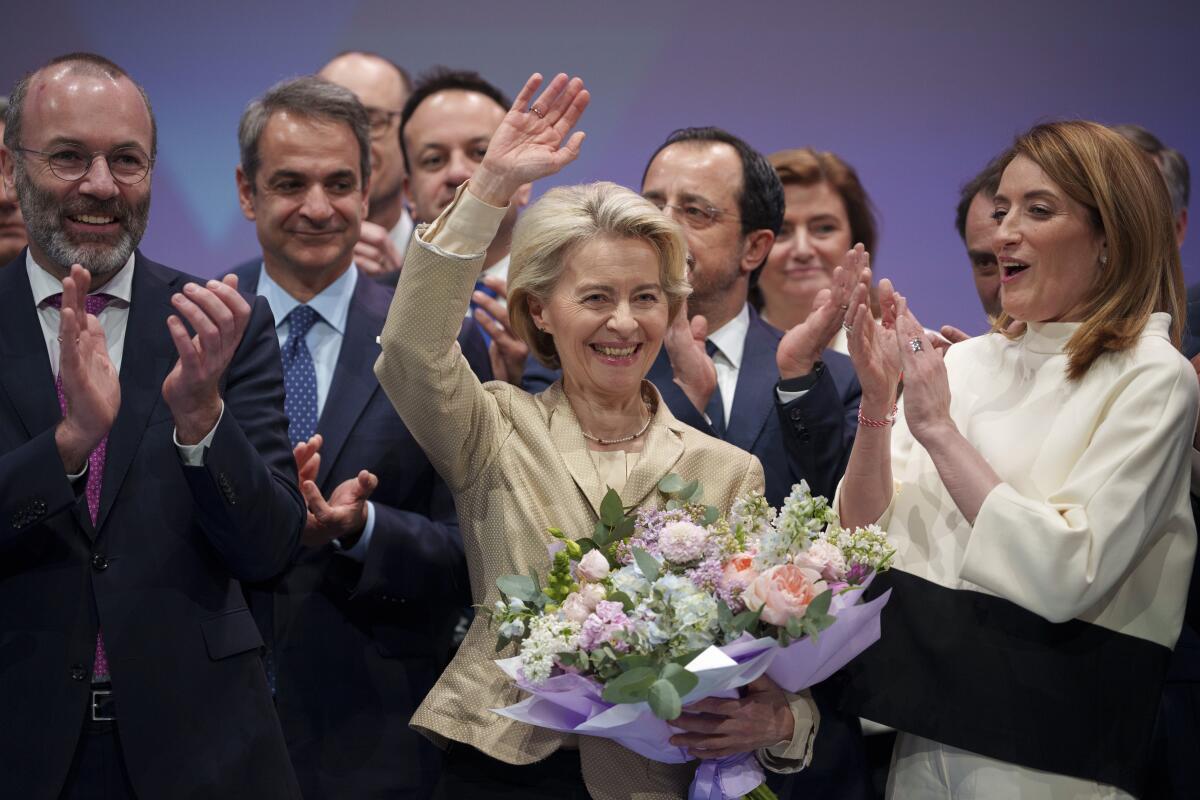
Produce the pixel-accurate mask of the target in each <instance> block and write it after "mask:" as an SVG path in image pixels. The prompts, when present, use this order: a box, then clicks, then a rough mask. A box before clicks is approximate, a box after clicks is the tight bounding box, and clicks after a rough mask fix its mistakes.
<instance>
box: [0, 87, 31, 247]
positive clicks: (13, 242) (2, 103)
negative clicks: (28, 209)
mask: <svg viewBox="0 0 1200 800" xmlns="http://www.w3.org/2000/svg"><path fill="white" fill-rule="evenodd" d="M7 113H8V98H7V97H4V96H3V95H0V138H3V137H4V115H5V114H7ZM24 248H25V220H24V219H23V218H22V217H21V206H20V205H19V204H18V203H17V191H16V187H14V186H9V185H8V183H7V182H5V183H4V184H3V185H0V267H3V266H4V265H5V264H7V263H8V262H10V261H12V260H13V259H14V258H16V257H17V255H18V254H20V252H21V251H22V250H23V249H24Z"/></svg>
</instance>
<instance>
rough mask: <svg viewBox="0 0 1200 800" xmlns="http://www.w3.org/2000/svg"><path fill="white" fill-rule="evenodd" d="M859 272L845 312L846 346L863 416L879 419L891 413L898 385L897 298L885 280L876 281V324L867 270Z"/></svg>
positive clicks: (888, 282)
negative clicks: (878, 310)
mask: <svg viewBox="0 0 1200 800" xmlns="http://www.w3.org/2000/svg"><path fill="white" fill-rule="evenodd" d="M863 272H864V274H865V275H866V279H865V280H864V281H862V282H861V283H858V284H856V285H855V287H854V291H853V293H852V294H851V296H850V303H849V305H850V310H849V311H848V312H847V313H846V319H847V321H848V322H847V324H848V325H849V327H850V330H849V331H847V344H848V345H849V349H850V360H851V361H852V362H853V364H854V371H855V373H856V374H857V375H858V382H859V383H860V384H861V385H862V390H863V391H862V410H863V414H864V415H865V416H867V417H871V418H872V419H883V418H885V417H886V416H887V415H888V414H890V413H891V410H892V405H893V404H894V403H895V401H896V390H897V386H898V385H899V383H900V369H901V367H900V351H899V349H898V348H899V345H898V344H897V342H896V299H897V295H896V292H895V290H894V289H893V288H892V282H891V281H889V280H888V279H887V278H884V279H883V280H882V281H880V282H879V302H880V305H881V306H882V309H883V320H882V323H880V322H876V321H875V318H874V317H873V316H872V315H871V305H870V299H869V297H868V293H867V286H869V285H870V270H869V269H867V270H864V271H863Z"/></svg>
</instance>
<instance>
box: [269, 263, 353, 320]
mask: <svg viewBox="0 0 1200 800" xmlns="http://www.w3.org/2000/svg"><path fill="white" fill-rule="evenodd" d="M356 286H358V267H357V266H355V265H354V264H353V263H351V264H350V268H349V269H348V270H346V271H345V272H343V273H342V274H341V276H340V277H339V278H338V279H337V280H336V281H334V282H333V283H331V284H329V285H328V286H326V287H325V288H324V289H322V290H321V292H320V293H319V294H317V296H316V297H314V298H313V299H311V300H309V301H308V303H306V304H305V305H307V306H308V307H309V308H311V309H312V310H313V311H316V312H317V313H318V314H320V315H321V319H322V320H323V321H324V322H325V323H326V324H327V325H329V327H331V328H333V329H334V330H335V331H337V332H338V333H339V334H342V335H345V333H346V318H347V317H348V316H350V300H351V298H353V297H354V288H355V287H356ZM258 293H259V295H261V296H262V297H264V298H266V300H267V305H269V306H270V307H271V314H272V316H274V317H275V327H276V328H278V327H279V326H280V325H282V324H283V323H284V322H285V321H286V320H287V315H288V314H290V313H292V309H293V308H295V307H296V306H298V305H300V301H299V300H297V299H296V298H294V297H292V296H291V295H290V294H288V293H287V291H286V290H285V289H284V288H283V287H282V286H280V285H279V284H278V283H276V282H275V281H274V280H272V279H271V276H270V275H268V274H267V267H266V264H263V265H262V266H260V267H259V268H258Z"/></svg>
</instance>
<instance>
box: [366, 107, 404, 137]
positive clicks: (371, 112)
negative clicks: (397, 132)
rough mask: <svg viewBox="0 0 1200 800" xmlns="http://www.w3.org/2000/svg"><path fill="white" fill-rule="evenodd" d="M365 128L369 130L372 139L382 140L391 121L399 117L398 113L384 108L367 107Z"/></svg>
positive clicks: (390, 125)
mask: <svg viewBox="0 0 1200 800" xmlns="http://www.w3.org/2000/svg"><path fill="white" fill-rule="evenodd" d="M366 109H367V127H369V128H370V129H371V138H372V139H381V138H383V137H384V136H385V135H386V134H387V132H388V129H389V128H391V127H392V120H393V119H397V118H399V116H400V112H399V111H388V110H387V109H385V108H375V107H374V106H367V107H366Z"/></svg>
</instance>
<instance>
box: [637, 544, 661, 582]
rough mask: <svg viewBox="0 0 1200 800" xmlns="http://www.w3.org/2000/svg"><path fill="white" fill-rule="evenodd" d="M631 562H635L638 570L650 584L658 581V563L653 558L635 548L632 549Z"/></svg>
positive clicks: (640, 549)
mask: <svg viewBox="0 0 1200 800" xmlns="http://www.w3.org/2000/svg"><path fill="white" fill-rule="evenodd" d="M633 560H634V561H636V562H637V565H638V569H640V570H641V571H642V575H644V576H645V577H646V580H648V581H650V582H651V583H654V582H655V581H656V580H658V562H657V561H655V560H654V556H652V555H650V554H649V553H647V552H646V551H645V550H643V549H642V548H640V547H635V548H633Z"/></svg>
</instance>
